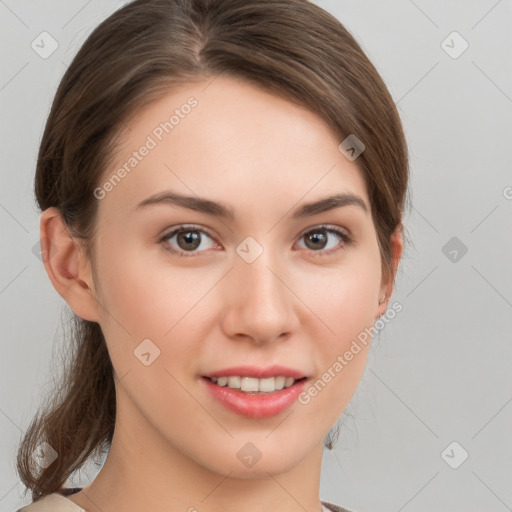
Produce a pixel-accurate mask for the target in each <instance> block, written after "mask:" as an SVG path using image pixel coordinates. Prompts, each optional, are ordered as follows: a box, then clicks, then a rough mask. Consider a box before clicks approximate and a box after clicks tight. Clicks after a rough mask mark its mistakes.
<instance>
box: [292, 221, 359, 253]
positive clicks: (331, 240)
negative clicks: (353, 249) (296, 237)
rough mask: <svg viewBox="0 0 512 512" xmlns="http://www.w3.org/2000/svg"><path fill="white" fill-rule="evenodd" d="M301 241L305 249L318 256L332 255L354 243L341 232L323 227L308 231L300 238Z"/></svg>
mask: <svg viewBox="0 0 512 512" xmlns="http://www.w3.org/2000/svg"><path fill="white" fill-rule="evenodd" d="M302 239H304V242H305V246H306V249H310V250H311V251H313V252H317V253H319V256H320V255H328V254H333V253H335V252H337V251H339V250H341V249H342V248H343V247H345V246H348V245H352V244H353V243H354V242H353V240H352V238H350V237H349V236H348V235H347V234H346V233H344V232H343V231H340V230H338V229H335V228H329V227H325V226H319V227H317V228H315V229H310V230H309V231H307V232H306V233H304V234H303V235H302V236H301V240H302Z"/></svg>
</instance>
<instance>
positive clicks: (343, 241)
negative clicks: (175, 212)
mask: <svg viewBox="0 0 512 512" xmlns="http://www.w3.org/2000/svg"><path fill="white" fill-rule="evenodd" d="M205 236H206V237H207V238H208V239H209V240H210V241H211V242H213V243H211V244H208V243H203V242H204V237H205ZM303 238H304V239H305V240H306V247H305V248H306V249H310V250H311V251H312V252H314V253H319V254H318V256H327V255H330V254H334V253H335V252H338V251H340V250H341V249H343V248H344V247H346V246H351V245H353V244H354V240H353V239H352V238H351V237H350V236H349V235H348V234H347V233H345V232H344V231H342V230H340V229H338V228H333V227H329V226H317V227H315V228H313V229H310V230H309V231H306V232H305V233H303V234H302V235H301V236H300V240H302V239H303ZM173 239H175V240H174V242H173ZM329 239H333V240H332V241H331V243H330V242H329ZM336 239H337V243H336ZM159 242H160V243H162V244H163V246H164V248H165V250H167V251H169V252H171V253H173V254H177V255H178V256H180V257H190V256H196V255H198V253H200V252H202V251H205V250H207V249H210V248H212V247H219V245H218V244H217V243H216V242H215V241H214V240H213V238H212V237H211V236H210V235H209V234H208V233H207V232H206V231H205V230H204V229H201V228H199V227H198V226H179V227H178V228H176V229H174V230H172V231H171V232H170V233H167V234H165V235H164V236H163V237H162V238H160V240H159ZM332 242H334V244H333V243H332ZM173 244H176V245H177V246H178V247H177V248H176V247H173ZM315 256H316V254H315Z"/></svg>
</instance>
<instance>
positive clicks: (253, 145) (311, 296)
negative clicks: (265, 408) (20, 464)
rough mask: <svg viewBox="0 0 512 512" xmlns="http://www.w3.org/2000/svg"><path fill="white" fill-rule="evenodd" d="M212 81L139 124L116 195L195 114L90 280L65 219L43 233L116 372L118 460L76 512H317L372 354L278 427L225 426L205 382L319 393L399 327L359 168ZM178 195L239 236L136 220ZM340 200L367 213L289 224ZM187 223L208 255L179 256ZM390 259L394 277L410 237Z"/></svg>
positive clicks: (112, 228) (299, 126)
mask: <svg viewBox="0 0 512 512" xmlns="http://www.w3.org/2000/svg"><path fill="white" fill-rule="evenodd" d="M210 82H211V79H210V80H206V79H205V80H204V81H201V82H197V83H190V84H186V85H184V86H181V87H180V88H179V89H176V90H174V91H173V92H171V93H169V94H168V95H167V96H165V97H164V98H162V99H159V100H158V101H156V102H154V103H152V104H150V105H149V106H146V107H145V108H144V109H143V110H142V111H141V112H140V113H139V114H138V115H137V116H135V117H134V118H133V119H132V120H131V121H130V123H129V131H128V132H127V134H126V136H125V139H124V143H123V145H122V148H120V150H119V152H118V154H117V156H116V161H115V165H113V166H112V167H111V168H110V169H109V170H108V172H106V173H105V178H106V179H108V177H110V176H111V175H112V173H113V172H114V171H115V170H116V169H117V168H118V166H121V165H122V164H123V163H124V162H126V160H127V159H128V158H129V156H130V155H131V154H132V152H133V151H134V150H137V148H139V147H140V146H141V145H142V144H143V143H144V141H145V140H146V138H147V136H148V135H149V134H151V133H152V130H154V128H155V126H157V125H158V124H159V123H160V122H162V121H164V120H166V119H168V117H169V114H168V113H169V112H172V111H173V110H174V109H175V108H179V107H180V106H181V105H183V104H184V103H186V101H187V99H188V98H189V97H190V96H194V97H195V98H196V99H197V100H198V105H197V107H195V108H194V109H192V111H191V113H190V114H189V115H188V116H186V117H185V118H184V119H181V120H180V123H179V125H178V126H176V127H175V128H174V130H173V131H172V133H170V134H167V135H165V136H164V138H163V140H162V141H161V142H159V143H158V145H157V147H156V148H154V149H153V150H151V151H150V153H149V154H148V155H147V156H146V157H145V158H144V159H143V160H142V161H141V162H140V163H138V165H137V166H136V167H135V168H134V169H133V170H132V171H131V172H130V174H128V175H127V176H126V177H125V178H124V179H123V180H122V181H121V183H119V184H118V185H117V186H116V187H115V188H114V189H113V190H112V191H110V192H108V193H107V194H106V195H105V197H104V198H103V199H101V200H99V205H98V206H99V217H98V226H97V227H98V230H97V237H96V239H95V241H94V251H95V263H96V265H95V267H94V274H93V267H92V264H91V262H89V261H87V260H86V258H85V257H84V255H83V252H82V251H80V250H79V246H78V244H77V243H76V241H75V243H74V241H73V239H72V238H71V237H70V234H69V232H68V230H67V229H66V228H65V225H64V224H63V221H62V219H61V217H60V216H59V214H58V211H57V210H56V209H55V208H50V209H48V210H46V211H44V212H43V214H42V216H41V238H42V239H43V240H46V241H47V243H48V244H49V246H51V247H52V254H51V257H50V258H49V259H48V260H47V261H45V267H46V270H47V272H48V275H49V277H50V279H51V281H52V283H53V285H54V286H55V288H56V290H57V291H58V292H59V293H60V295H61V296H62V297H63V298H64V299H65V300H66V302H67V304H68V305H69V306H70V308H71V309H72V310H73V311H74V313H76V314H77V315H78V316H80V317H82V318H85V319H87V320H91V321H95V322H98V323H99V324H100V325H101V328H102V330H103V333H104V334H105V338H106V341H107V345H108V350H109V353H110V357H111V359H112V362H113V366H114V369H115V373H116V393H117V404H118V407H117V418H116V429H115V434H114V439H113V443H112V447H111V451H110V453H109V456H108V458H107V460H106V463H105V465H104V467H103V468H102V470H101V471H100V472H99V474H98V475H97V477H96V478H95V480H94V481H93V482H92V483H91V484H90V485H89V486H87V487H85V488H84V490H83V491H81V492H79V493H77V494H74V495H72V496H70V497H69V499H70V500H71V501H73V502H75V503H76V504H78V505H79V506H81V507H82V508H84V509H86V510H88V511H90V512H93V511H95V512H96V511H101V512H110V511H117V510H123V511H136V510H137V511H139V510H152V511H156V512H159V511H162V512H163V511H166V512H169V511H171V512H173V511H186V510H192V509H191V507H194V508H195V509H197V510H198V511H200V512H213V511H219V510H225V511H233V512H234V511H238V510H244V511H246V512H256V511H262V510H265V511H267V510H279V511H282V512H298V511H301V512H303V511H304V510H308V511H320V510H321V506H320V498H319V489H320V469H321V460H322V453H323V439H324V436H325V435H326V434H327V432H328V431H329V429H330V428H331V427H332V426H333V425H334V423H335V422H336V420H337V419H338V417H339V416H340V414H341V413H342V412H343V410H344V409H345V407H346V405H347V404H348V402H349V401H350V399H351V397H352V395H353V393H354V391H355V389H356V387H357V384H358V382H359V380H360V378H361V376H362V373H363V370H364V367H365V363H366V360H367V355H368V348H369V346H370V345H369V344H368V345H367V346H366V347H365V348H363V350H361V352H359V353H358V354H357V355H356V356H354V358H353V359H352V361H350V363H349V364H347V366H346V367H344V369H343V371H341V372H339V373H338V374H337V375H336V377H335V378H334V379H332V380H331V382H330V383H328V385H327V386H326V387H325V388H324V389H323V390H322V391H321V392H320V393H318V395H317V396H315V397H314V398H312V399H311V401H310V402H309V403H308V404H307V405H302V404H300V403H298V402H295V403H294V404H293V405H292V406H291V408H290V409H288V410H286V411H285V412H284V413H282V414H280V415H278V416H276V417H273V418H268V419H251V418H246V417H243V416H239V415H237V414H235V413H233V412H230V411H228V410H227V409H225V408H224V407H223V406H222V405H220V404H219V403H217V402H216V401H214V400H213V399H212V398H211V397H210V395H209V394H208V393H207V391H206V390H205V386H204V383H203V382H202V380H201V375H204V374H205V373H209V372H212V371H214V370H218V369H222V368H227V367H231V366H238V365H241V364H253V365H255V366H267V365H270V364H273V363H276V364H282V365H285V366H289V367H292V368H296V369H300V370H302V371H303V372H304V374H305V375H308V376H309V377H310V378H311V381H313V382H314V381H316V380H317V379H319V378H320V377H321V375H322V374H323V373H324V372H325V371H326V369H327V368H329V367H332V365H333V363H334V362H335V361H336V358H337V356H338V355H341V354H343V353H344V352H345V351H346V350H347V349H348V348H349V347H350V345H351V343H352V341H353V340H354V339H356V337H357V335H358V334H359V333H360V332H362V331H363V330H364V329H365V327H368V328H369V327H371V326H372V325H373V323H374V322H375V320H376V318H377V317H378V316H379V315H381V314H383V313H384V312H385V309H386V304H382V305H378V300H379V298H382V297H383V296H384V295H386V296H387V297H389V296H390V295H391V292H392V286H393V277H394V275H393V276H389V277H388V278H385V276H383V275H382V274H381V259H380V254H379V249H378V245H377V235H376V232H375V227H374V224H373V222H372V218H371V214H370V203H369V199H368V196H367V192H366V188H365V184H364V181H363V177H362V175H361V172H360V170H359V168H358V167H357V160H355V161H352V162H351V161H349V160H348V159H347V158H345V156H344V155H343V154H342V153H341V152H340V151H339V150H338V145H339V143H340V142H341V141H340V140H339V138H338V137H337V136H336V135H335V134H334V133H333V132H332V131H331V130H330V128H329V127H328V126H327V124H326V123H325V122H324V121H323V120H322V119H321V118H320V117H318V116H317V115H316V114H315V113H313V112H311V111H309V110H306V109H304V108H302V107H299V106H297V105H295V104H293V103H290V102H288V101H286V100H284V99H281V98H279V97H277V96H275V95H270V94H269V93H267V92H264V91H263V90H261V89H259V88H256V87H254V86H253V85H250V84H248V83H246V82H243V81H241V80H238V79H234V78H231V77H226V76H223V77H217V78H216V79H215V80H214V81H213V82H211V83H210ZM207 84H209V85H208V87H207V88H206V89H205V86H206V85H207ZM164 164H165V165H164ZM166 190H173V191H176V192H178V193H182V194H187V195H197V196H200V197H206V198H208V199H211V200H213V201H219V202H222V203H223V204H225V205H226V206H229V207H230V208H231V209H232V210H233V212H234V214H235V220H234V221H231V220H224V219H219V218H216V217H214V216H211V215H208V214H205V213H201V212H196V211H192V210H188V209H184V208H180V207H176V206H169V205H158V206H151V207H148V208H143V209H139V210H135V206H136V205H137V204H138V203H139V202H140V201H142V200H144V199H146V198H147V197H149V196H150V195H153V194H155V193H158V192H162V191H166ZM336 192H339V193H352V194H355V195H357V196H360V197H361V198H362V199H363V200H364V202H365V204H366V205H367V208H368V211H367V212H365V211H364V210H363V209H362V208H360V207H358V206H355V205H349V206H344V207H341V208H337V209H334V210H331V211H328V212H324V213H320V214H317V215H314V216H311V217H307V218H304V219H300V220H292V219H291V215H290V214H291V212H292V211H293V210H294V209H295V208H297V207H298V206H300V205H301V204H303V203H305V202H311V201H314V200H317V199H320V198H323V197H325V196H328V195H331V194H333V193H336ZM181 224H196V225H199V227H200V228H202V229H203V228H204V229H205V230H206V232H207V234H202V235H201V237H202V238H201V240H202V241H201V246H200V247H199V248H197V249H195V253H194V254H195V255H194V256H189V257H187V256H185V257H180V256H178V255H176V254H172V253H170V252H169V251H166V250H165V248H164V247H165V245H166V244H167V245H168V246H169V245H170V246H171V247H173V248H174V249H176V250H178V251H179V250H181V251H185V250H186V248H187V245H184V243H183V242H181V244H180V242H179V241H178V239H177V237H174V238H173V239H170V240H167V241H164V242H160V241H159V237H162V236H163V235H164V234H166V233H169V232H170V231H171V228H173V227H178V226H180V225H181ZM321 224H328V225H329V226H332V227H337V228H339V229H341V230H348V232H349V233H350V234H351V236H352V237H353V240H354V244H352V245H347V244H344V242H343V241H342V240H341V239H339V238H338V237H337V236H336V235H335V234H329V235H328V239H327V242H326V243H325V245H324V247H325V246H326V247H327V249H322V245H321V243H319V242H317V245H316V246H308V245H307V244H306V242H307V236H304V235H305V234H307V233H309V232H311V230H314V232H315V233H317V230H315V228H317V227H318V226H319V225H321ZM196 229H197V228H196ZM209 235H210V236H209ZM248 236H251V237H253V238H254V239H255V240H256V241H257V242H258V244H259V245H260V246H261V247H263V249H264V250H263V253H262V254H261V255H260V256H259V257H258V258H257V259H256V260H255V261H254V262H252V263H250V264H249V263H247V262H246V261H244V260H243V259H242V258H241V257H240V256H239V255H238V254H237V252H236V251H235V249H236V248H237V246H238V245H239V244H240V243H241V242H242V241H243V240H244V239H245V238H246V237H248ZM392 242H393V248H394V255H395V260H394V272H395V271H396V265H397V263H398V261H399V258H400V255H401V252H402V239H401V236H400V233H399V232H397V233H396V234H395V235H394V236H393V239H392ZM310 247H313V248H310ZM314 247H318V248H317V249H315V248H314ZM334 247H338V248H339V250H338V251H337V252H335V253H334V254H330V255H322V251H323V252H324V253H325V251H326V250H328V249H329V248H334ZM189 254H190V253H189ZM147 338H149V339H151V340H152V342H153V343H154V344H155V345H156V346H158V348H159V349H160V356H159V357H158V358H156V359H155V360H154V361H153V362H152V363H151V365H149V366H145V365H144V364H142V363H141V361H140V360H139V359H138V358H137V357H135V356H134V350H135V349H136V347H137V346H138V345H139V344H140V343H141V341H142V340H144V339H147ZM247 442H251V443H253V444H254V445H255V446H256V447H257V448H258V450H259V451H260V452H261V454H262V457H261V459H260V460H259V461H258V462H257V463H256V464H255V465H254V466H252V467H251V468H248V467H246V466H244V464H242V463H241V462H240V460H239V459H238V457H237V452H238V451H239V450H240V449H241V448H242V447H243V446H244V445H245V444H246V443H247Z"/></svg>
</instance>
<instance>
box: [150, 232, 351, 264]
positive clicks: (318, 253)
mask: <svg viewBox="0 0 512 512" xmlns="http://www.w3.org/2000/svg"><path fill="white" fill-rule="evenodd" d="M323 230H324V231H325V232H327V233H333V234H335V235H336V236H338V237H339V238H340V239H341V240H342V243H341V246H340V245H338V246H336V247H334V248H332V249H324V250H321V251H313V250H311V251H310V252H312V253H313V255H314V256H315V257H317V256H318V257H325V256H330V255H332V254H334V253H336V252H338V251H340V250H341V249H342V248H343V247H346V246H352V245H354V240H353V239H352V237H350V236H349V235H347V234H346V233H345V232H343V231H341V230H339V229H337V228H333V227H330V226H326V225H322V224H321V225H319V226H315V227H314V228H311V229H308V230H307V231H305V232H303V233H302V235H300V237H299V240H300V239H302V238H303V237H304V236H306V235H308V234H310V233H314V232H316V231H323ZM187 231H198V232H200V233H204V234H205V235H207V236H208V237H210V238H211V239H212V240H214V238H213V237H212V236H211V235H210V234H209V233H208V232H207V231H205V230H204V229H202V228H200V227H199V226H195V225H186V226H185V225H182V226H179V227H178V228H176V229H174V230H173V231H171V232H170V233H167V234H165V235H164V236H163V237H162V238H160V239H159V243H161V244H162V245H163V247H164V249H165V250H166V251H169V252H170V253H172V254H175V255H178V257H184V258H190V257H196V255H198V254H200V252H195V253H194V252H187V251H179V250H176V249H173V248H172V247H171V246H170V245H169V244H168V241H169V240H170V239H171V238H172V237H173V236H174V235H176V234H178V233H181V232H184V233H186V232H187ZM214 241H215V240H214ZM215 243H216V242H215ZM201 252H202V251H201ZM315 253H316V254H315Z"/></svg>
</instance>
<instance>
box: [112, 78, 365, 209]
mask: <svg viewBox="0 0 512 512" xmlns="http://www.w3.org/2000/svg"><path fill="white" fill-rule="evenodd" d="M121 140H122V143H121V145H120V147H119V150H118V152H117V155H116V159H115V161H114V164H113V165H112V166H110V168H109V169H108V171H107V172H106V173H105V176H104V181H103V183H105V182H106V181H108V180H109V178H110V177H113V175H114V174H122V178H121V179H115V180H114V181H115V182H116V184H115V186H112V187H110V191H109V193H108V194H107V199H108V200H107V201H102V203H104V204H102V208H103V207H107V206H112V207H116V208H118V209H119V208H127V207H134V206H135V205H136V204H137V203H138V202H139V201H140V200H142V199H144V197H146V196H147V195H150V194H154V193H157V192H161V191H164V190H165V189H172V190H178V191H181V192H182V193H187V194H188V195H191V194H197V195H199V196H202V197H212V198H217V199H221V196H222V199H223V200H225V201H224V202H227V203H230V204H231V203H234V202H235V201H236V202H238V203H239V204H246V205H249V204H250V203H251V201H252V200H253V201H255V200H256V199H254V198H257V200H258V201H259V202H260V204H261V202H262V201H266V200H268V201H274V202H275V201H277V202H278V203H281V204H283V203H294V202H297V201H298V200H299V199H300V198H301V197H302V196H304V195H306V194H307V195H308V198H307V199H313V198H314V196H319V195H325V193H326V192H347V193H357V194H358V195H360V196H363V197H364V199H365V201H367V196H366V190H365V184H364V180H363V177H362V174H361V171H360V169H359V168H358V166H357V164H356V162H355V161H350V160H348V159H347V158H346V157H345V156H344V154H343V153H342V152H341V151H340V150H339V149H338V146H339V144H340V142H341V140H339V137H337V135H336V134H335V133H334V132H333V131H332V130H331V129H330V128H329V126H328V125H327V123H326V122H325V121H324V120H323V119H322V118H320V117H319V116H318V115H316V114H315V113H314V112H312V111H310V110H308V109H306V108H304V107H302V106H299V105H297V104H295V103H292V102H290V101H287V100H285V99H283V98H281V97H279V96H276V95H274V94H270V93H268V92H266V91H264V90H262V89H260V88H258V87H256V86H254V85H252V84H249V83H247V82H245V81H243V80H240V79H236V78H232V77H226V76H218V77H214V78H209V79H205V80H204V81H199V82H193V83H187V84H182V85H180V86H179V87H178V88H176V89H174V90H173V91H170V92H169V93H167V94H165V96H163V97H161V98H159V99H158V100H155V101H153V102H152V103H150V104H148V105H146V106H145V107H144V108H142V109H140V110H139V111H138V112H136V114H135V115H134V116H133V117H132V118H131V119H130V120H129V122H128V130H127V131H126V132H125V133H124V136H123V137H122V139H121ZM121 169H124V172H120V171H121Z"/></svg>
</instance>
